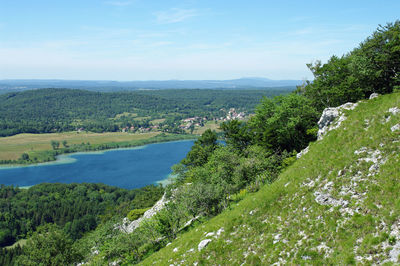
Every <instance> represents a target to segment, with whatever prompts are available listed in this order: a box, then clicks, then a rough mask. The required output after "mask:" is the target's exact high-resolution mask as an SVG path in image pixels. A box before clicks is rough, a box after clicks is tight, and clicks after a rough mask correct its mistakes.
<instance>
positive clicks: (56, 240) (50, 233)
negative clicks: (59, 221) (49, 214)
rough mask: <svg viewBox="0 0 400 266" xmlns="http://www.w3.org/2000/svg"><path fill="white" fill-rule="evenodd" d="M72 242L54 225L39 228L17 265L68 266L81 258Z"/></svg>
mask: <svg viewBox="0 0 400 266" xmlns="http://www.w3.org/2000/svg"><path fill="white" fill-rule="evenodd" d="M72 244H73V241H72V240H71V239H70V238H68V235H67V234H66V233H65V232H64V231H63V230H62V229H60V228H58V227H57V226H56V225H52V224H47V225H45V226H41V227H39V228H38V230H37V231H36V232H35V233H33V235H32V236H31V237H30V238H29V240H28V242H27V244H26V245H25V247H24V250H23V254H22V255H21V256H20V257H19V258H18V260H17V263H18V264H21V265H69V264H72V263H76V262H79V261H80V260H81V259H82V258H83V257H82V254H80V252H79V251H78V250H77V249H75V248H74V247H73V245H72Z"/></svg>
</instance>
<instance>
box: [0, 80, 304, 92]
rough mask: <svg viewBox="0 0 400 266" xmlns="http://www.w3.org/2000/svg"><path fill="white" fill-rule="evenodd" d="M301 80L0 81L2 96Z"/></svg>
mask: <svg viewBox="0 0 400 266" xmlns="http://www.w3.org/2000/svg"><path fill="white" fill-rule="evenodd" d="M300 84H302V81H301V80H272V79H267V78H256V77H250V78H240V79H231V80H148V81H112V80H59V79H7V80H0V93H5V92H12V91H24V90H30V89H41V88H72V89H86V90H93V91H121V90H143V89H255V88H269V87H295V86H296V85H300Z"/></svg>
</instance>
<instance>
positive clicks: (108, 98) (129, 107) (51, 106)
mask: <svg viewBox="0 0 400 266" xmlns="http://www.w3.org/2000/svg"><path fill="white" fill-rule="evenodd" d="M290 91H291V90H290V89H287V88H282V89H271V90H268V89H265V90H263V89H260V90H150V91H135V92H109V93H104V92H103V93H102V92H90V91H84V90H73V89H39V90H30V91H25V92H13V93H8V94H4V95H0V136H11V135H15V134H18V133H52V132H65V131H72V130H76V129H83V130H86V131H92V132H116V131H120V130H121V128H124V127H131V126H134V127H135V128H136V129H137V128H139V127H145V128H147V127H149V126H151V125H152V124H151V122H150V121H151V120H153V119H158V118H165V121H164V122H162V123H160V126H161V127H162V128H163V130H164V131H167V132H170V133H173V132H175V133H181V131H182V130H181V129H180V128H179V127H178V126H179V124H177V121H179V120H180V119H182V118H185V117H186V118H187V117H193V116H201V117H207V118H208V119H212V118H217V117H218V118H219V117H220V116H222V115H223V114H224V111H222V110H221V109H228V108H232V107H233V108H237V109H238V110H239V109H240V110H243V111H251V110H253V108H254V106H255V105H256V104H257V103H258V102H259V99H260V98H261V97H262V96H273V95H279V94H285V93H288V92H290ZM139 118H141V119H139ZM55 148H56V147H55Z"/></svg>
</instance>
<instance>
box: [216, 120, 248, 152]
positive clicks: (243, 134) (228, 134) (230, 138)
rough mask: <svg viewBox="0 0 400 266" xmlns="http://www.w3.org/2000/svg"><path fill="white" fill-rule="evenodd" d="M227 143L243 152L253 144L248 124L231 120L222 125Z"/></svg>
mask: <svg viewBox="0 0 400 266" xmlns="http://www.w3.org/2000/svg"><path fill="white" fill-rule="evenodd" d="M221 129H222V130H223V134H224V138H225V141H226V143H227V144H228V145H231V146H232V147H233V148H234V149H236V150H238V151H242V150H243V149H245V148H246V146H247V145H249V144H250V142H251V135H249V132H248V127H247V125H246V123H244V122H241V121H239V120H236V119H235V120H231V121H228V122H224V123H222V125H221Z"/></svg>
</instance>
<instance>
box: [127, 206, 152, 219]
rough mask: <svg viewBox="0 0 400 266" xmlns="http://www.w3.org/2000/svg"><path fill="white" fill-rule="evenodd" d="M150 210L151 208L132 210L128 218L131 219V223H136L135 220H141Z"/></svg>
mask: <svg viewBox="0 0 400 266" xmlns="http://www.w3.org/2000/svg"><path fill="white" fill-rule="evenodd" d="M148 209H150V208H146V209H134V210H131V211H130V212H129V213H128V215H127V217H128V219H129V220H130V221H135V220H137V219H139V218H140V217H142V216H143V214H144V213H145V212H146V211H147V210H148Z"/></svg>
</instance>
